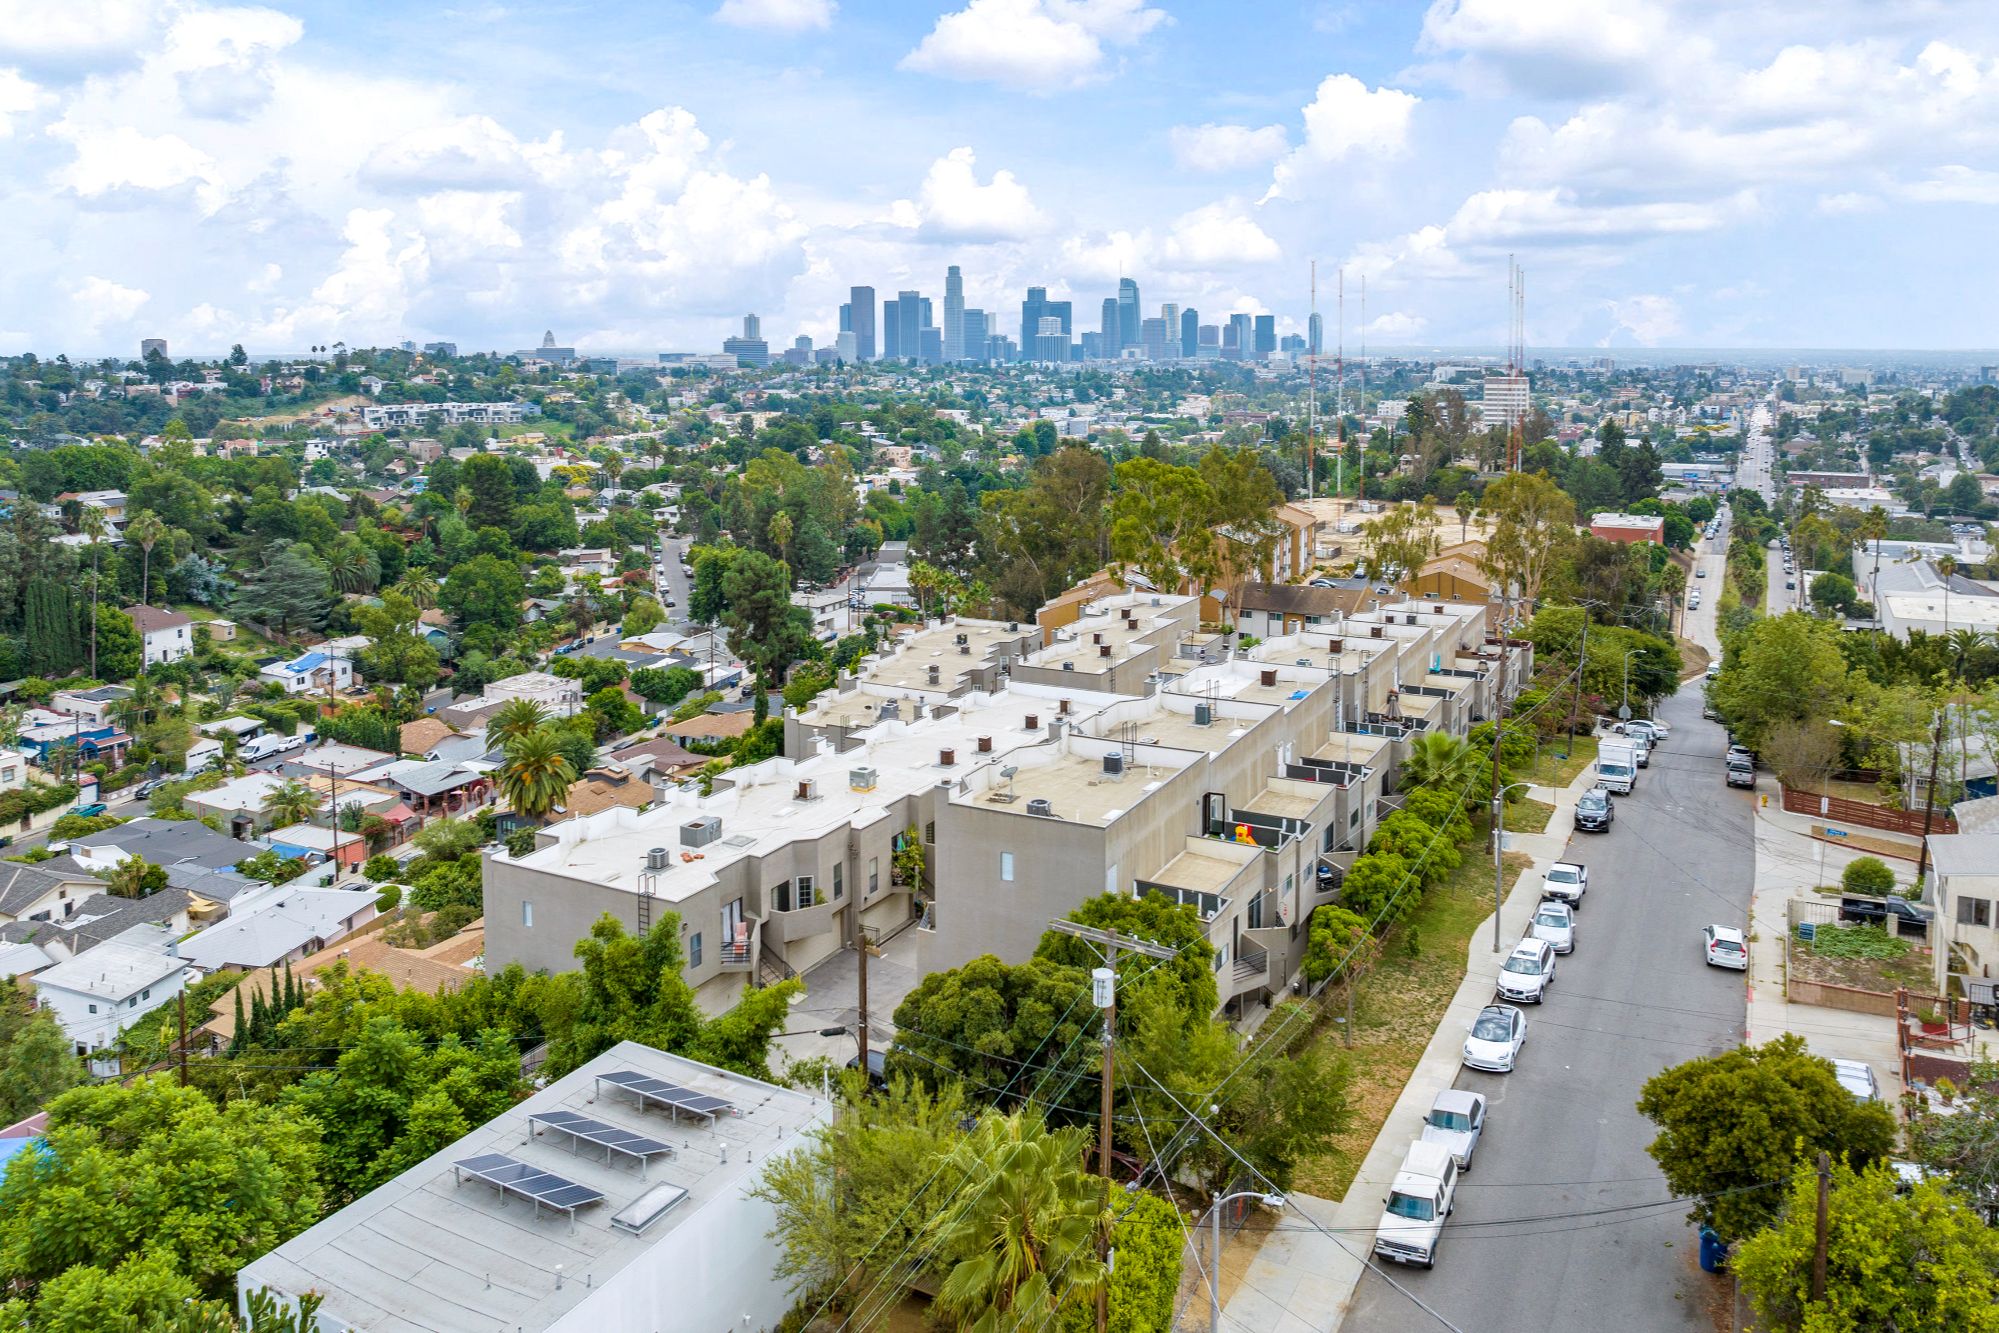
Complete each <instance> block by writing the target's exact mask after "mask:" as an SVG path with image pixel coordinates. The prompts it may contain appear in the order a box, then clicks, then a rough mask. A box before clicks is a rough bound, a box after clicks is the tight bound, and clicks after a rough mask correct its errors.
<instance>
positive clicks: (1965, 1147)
mask: <svg viewBox="0 0 1999 1333" xmlns="http://www.w3.org/2000/svg"><path fill="white" fill-rule="evenodd" d="M1909 1152H1910V1155H1911V1156H1912V1157H1914V1158H1915V1159H1916V1160H1917V1161H1918V1162H1921V1163H1922V1164H1923V1165H1924V1166H1926V1167H1928V1168H1929V1169H1930V1170H1932V1171H1937V1172H1942V1173H1945V1174H1946V1175H1948V1177H1949V1178H1950V1182H1951V1185H1952V1186H1953V1187H1954V1188H1956V1189H1958V1190H1960V1191H1962V1192H1963V1194H1964V1196H1965V1197H1966V1198H1967V1199H1970V1200H1972V1201H1973V1202H1974V1203H1976V1204H1978V1205H1979V1206H1981V1207H1984V1208H1987V1209H1990V1208H1991V1207H1992V1206H1993V1204H1994V1201H1995V1200H1999V1063H1995V1062H1994V1061H1991V1060H1981V1061H1979V1062H1978V1063H1977V1064H1975V1065H1973V1066H1972V1069H1971V1075H1970V1077H1969V1078H1968V1079H1966V1080H1965V1087H1964V1089H1963V1091H1962V1092H1961V1093H1960V1094H1959V1095H1958V1098H1957V1102H1956V1106H1955V1114H1952V1115H1923V1116H1918V1117H1916V1119H1915V1120H1914V1122H1913V1123H1911V1124H1910V1126H1909Z"/></svg>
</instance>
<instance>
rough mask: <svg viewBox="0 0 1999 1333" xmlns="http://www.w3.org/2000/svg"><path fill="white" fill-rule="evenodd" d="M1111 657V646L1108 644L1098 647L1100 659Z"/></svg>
mask: <svg viewBox="0 0 1999 1333" xmlns="http://www.w3.org/2000/svg"><path fill="white" fill-rule="evenodd" d="M1110 655H1111V646H1110V645H1109V644H1107V643H1106V644H1100V645H1098V647H1097V656H1098V657H1109V656H1110Z"/></svg>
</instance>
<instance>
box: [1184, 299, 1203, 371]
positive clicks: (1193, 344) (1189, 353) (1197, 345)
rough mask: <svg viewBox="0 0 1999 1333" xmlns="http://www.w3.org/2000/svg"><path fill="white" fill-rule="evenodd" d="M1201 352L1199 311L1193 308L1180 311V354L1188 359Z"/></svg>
mask: <svg viewBox="0 0 1999 1333" xmlns="http://www.w3.org/2000/svg"><path fill="white" fill-rule="evenodd" d="M1200 354H1201V312H1200V311H1198V310H1194V309H1191V308H1189V309H1187V310H1182V311H1181V312H1180V355H1181V356H1184V357H1186V358H1187V359H1188V360H1189V361H1191V360H1193V359H1194V358H1195V357H1197V356H1199V355H1200Z"/></svg>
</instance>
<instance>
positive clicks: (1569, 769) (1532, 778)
mask: <svg viewBox="0 0 1999 1333" xmlns="http://www.w3.org/2000/svg"><path fill="white" fill-rule="evenodd" d="M1563 748H1564V746H1563V744H1562V738H1561V737H1559V736H1557V737H1555V738H1553V739H1552V740H1545V741H1542V742H1541V752H1540V753H1539V754H1537V755H1535V756H1534V763H1533V766H1532V767H1530V768H1529V769H1528V770H1527V771H1526V772H1524V773H1522V774H1521V775H1520V777H1521V778H1522V779H1523V780H1525V781H1528V782H1534V783H1538V784H1540V785H1541V786H1543V787H1566V786H1568V785H1569V784H1570V783H1571V782H1574V781H1575V780H1576V775H1577V774H1578V773H1581V772H1582V771H1583V770H1584V769H1586V768H1588V767H1589V766H1590V765H1591V764H1593V763H1595V762H1596V737H1594V736H1576V737H1572V738H1571V739H1570V741H1569V743H1568V746H1567V747H1566V748H1567V749H1568V751H1569V753H1568V755H1567V756H1566V757H1564V756H1563V754H1562V750H1563ZM1507 827H1508V828H1512V827H1513V826H1512V825H1511V824H1510V823H1509V824H1508V825H1507ZM1532 831H1533V832H1535V833H1539V832H1540V831H1541V830H1540V829H1538V828H1537V829H1534V830H1532Z"/></svg>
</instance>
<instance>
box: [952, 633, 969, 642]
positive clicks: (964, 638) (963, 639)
mask: <svg viewBox="0 0 1999 1333" xmlns="http://www.w3.org/2000/svg"><path fill="white" fill-rule="evenodd" d="M971 641H972V638H971V636H970V635H969V634H960V635H959V636H958V637H957V638H956V639H955V640H954V641H953V642H956V643H970V642H971Z"/></svg>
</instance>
